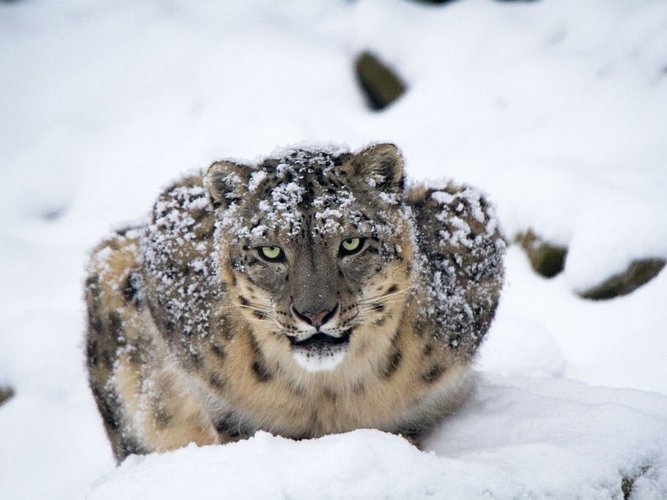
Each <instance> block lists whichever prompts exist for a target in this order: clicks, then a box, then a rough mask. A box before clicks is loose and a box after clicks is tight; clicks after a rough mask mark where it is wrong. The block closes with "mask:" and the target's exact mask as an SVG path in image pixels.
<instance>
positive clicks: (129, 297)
mask: <svg viewBox="0 0 667 500" xmlns="http://www.w3.org/2000/svg"><path fill="white" fill-rule="evenodd" d="M136 279H137V277H136V275H135V273H130V274H129V275H128V277H127V279H126V280H125V285H123V289H122V293H123V298H124V299H125V302H127V303H128V304H136V303H137V302H138V301H139V300H138V299H139V290H137V286H136Z"/></svg>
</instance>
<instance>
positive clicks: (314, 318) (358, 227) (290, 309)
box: [208, 145, 412, 371]
mask: <svg viewBox="0 0 667 500" xmlns="http://www.w3.org/2000/svg"><path fill="white" fill-rule="evenodd" d="M208 185H209V189H210V190H211V193H212V194H213V197H214V199H216V200H217V201H218V203H220V204H221V205H223V206H224V207H225V208H224V209H223V210H222V213H223V215H222V221H221V225H220V226H221V230H220V231H219V236H218V237H219V238H220V240H221V243H222V245H221V247H222V256H221V258H222V266H223V267H224V268H226V269H227V270H228V277H229V281H230V283H229V284H228V286H230V287H231V288H234V289H235V290H236V292H234V293H230V299H231V300H233V301H234V302H235V305H236V306H238V308H239V310H240V311H242V313H243V317H244V318H245V320H246V321H248V322H250V323H251V325H252V328H253V332H254V334H255V336H256V337H258V344H259V347H260V348H262V349H265V350H272V349H274V350H278V351H283V352H289V354H290V355H291V358H292V359H293V360H295V361H296V362H297V363H298V364H299V365H300V366H301V367H303V368H305V369H307V370H309V371H319V370H330V369H333V368H335V367H336V366H337V365H338V364H339V363H340V362H341V361H343V360H344V358H345V357H346V355H347V354H348V352H349V351H350V350H351V349H353V348H354V346H355V344H358V345H357V347H359V348H362V347H363V346H364V344H368V343H370V342H373V341H374V340H376V339H373V338H367V339H366V340H364V339H363V337H370V336H372V335H375V336H378V335H383V334H384V330H387V332H389V331H390V330H392V328H391V325H392V319H394V318H397V317H398V316H399V314H398V311H397V309H399V308H400V307H401V306H402V304H403V302H404V299H405V297H406V295H407V294H406V293H405V292H407V289H408V288H409V287H408V283H409V274H410V260H411V257H412V248H411V244H410V242H409V238H408V237H407V234H408V223H407V219H406V216H405V214H404V212H403V209H402V204H401V199H400V196H401V192H402V188H403V180H402V160H401V157H400V155H399V153H398V151H397V150H396V148H395V147H393V146H391V145H377V146H373V147H371V148H369V149H367V150H365V151H362V152H361V153H359V154H357V155H352V154H349V153H342V154H335V153H323V152H322V151H320V150H318V151H309V150H303V149H300V150H296V151H291V152H290V153H288V154H286V155H285V156H283V157H281V158H279V159H269V160H266V161H264V162H263V163H261V164H260V165H258V166H257V167H255V168H250V167H242V166H239V165H235V164H232V163H229V162H221V163H218V164H215V165H214V166H212V167H211V169H210V170H209V173H208ZM387 335H390V333H387Z"/></svg>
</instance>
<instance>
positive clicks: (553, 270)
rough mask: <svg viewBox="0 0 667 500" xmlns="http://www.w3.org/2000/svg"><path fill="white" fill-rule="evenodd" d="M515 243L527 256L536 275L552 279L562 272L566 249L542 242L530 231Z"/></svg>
mask: <svg viewBox="0 0 667 500" xmlns="http://www.w3.org/2000/svg"><path fill="white" fill-rule="evenodd" d="M517 241H518V242H519V244H520V245H521V247H522V248H523V249H524V250H525V251H526V254H528V259H529V260H530V265H531V266H532V267H533V270H534V271H535V272H536V273H538V274H540V275H542V276H544V277H546V278H553V277H554V276H556V275H557V274H559V273H560V272H562V271H563V268H564V267H565V257H567V248H565V247H562V246H558V245H554V244H552V243H548V242H546V241H544V240H543V239H542V238H540V237H539V236H537V235H536V234H535V233H534V232H533V230H532V229H529V230H528V231H527V232H525V233H524V234H521V235H519V236H518V237H517Z"/></svg>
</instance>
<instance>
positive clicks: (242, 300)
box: [239, 295, 250, 306]
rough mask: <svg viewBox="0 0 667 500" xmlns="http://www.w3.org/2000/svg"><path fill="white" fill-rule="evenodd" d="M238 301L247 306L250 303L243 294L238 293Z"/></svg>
mask: <svg viewBox="0 0 667 500" xmlns="http://www.w3.org/2000/svg"><path fill="white" fill-rule="evenodd" d="M239 302H240V303H241V305H242V306H247V305H249V304H250V302H248V299H246V298H245V297H244V296H243V295H239Z"/></svg>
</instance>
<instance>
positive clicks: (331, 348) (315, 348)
mask: <svg viewBox="0 0 667 500" xmlns="http://www.w3.org/2000/svg"><path fill="white" fill-rule="evenodd" d="M351 333H352V329H349V330H346V331H345V332H344V333H343V334H342V335H341V336H340V337H334V336H333V335H327V334H326V333H322V332H318V333H316V334H314V335H311V336H310V337H308V338H307V339H304V340H301V341H297V340H296V339H294V338H292V337H288V338H289V340H290V343H291V344H292V357H293V358H294V360H295V361H296V362H297V364H298V365H299V366H301V368H303V369H305V370H306V371H309V372H320V371H330V370H333V369H334V368H336V367H337V366H338V365H339V364H340V363H341V362H342V361H343V358H345V354H346V353H347V347H348V345H349V344H350V334H351Z"/></svg>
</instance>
